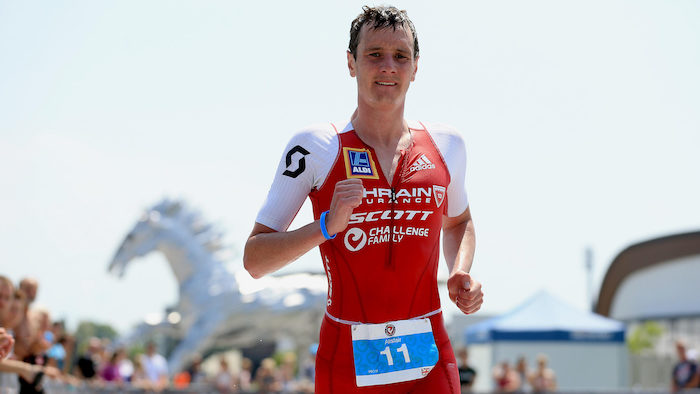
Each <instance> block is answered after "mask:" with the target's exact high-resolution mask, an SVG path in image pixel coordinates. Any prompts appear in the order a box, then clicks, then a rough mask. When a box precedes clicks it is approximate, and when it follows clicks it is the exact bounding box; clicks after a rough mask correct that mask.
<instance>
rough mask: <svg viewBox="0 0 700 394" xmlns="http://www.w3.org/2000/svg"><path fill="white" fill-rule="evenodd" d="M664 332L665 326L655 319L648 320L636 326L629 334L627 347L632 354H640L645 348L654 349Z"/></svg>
mask: <svg viewBox="0 0 700 394" xmlns="http://www.w3.org/2000/svg"><path fill="white" fill-rule="evenodd" d="M663 333H664V328H663V327H661V325H659V323H657V322H655V321H647V322H644V323H643V324H640V325H638V326H637V327H635V328H634V329H633V330H632V332H630V333H629V335H628V336H627V347H628V348H629V350H630V352H631V353H632V354H640V353H642V352H643V351H644V350H645V349H653V348H654V345H655V344H656V341H657V340H658V339H659V337H661V334H663Z"/></svg>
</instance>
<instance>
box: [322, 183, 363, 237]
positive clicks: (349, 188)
mask: <svg viewBox="0 0 700 394" xmlns="http://www.w3.org/2000/svg"><path fill="white" fill-rule="evenodd" d="M363 196H364V188H363V187H362V179H357V178H353V179H344V180H342V181H339V182H338V183H336V184H335V190H334V191H333V199H331V208H330V212H328V215H326V229H328V233H329V234H331V235H333V234H338V233H339V232H341V231H343V230H345V229H346V228H347V227H348V222H349V221H350V215H352V211H353V209H355V208H357V207H359V206H360V204H362V197H363Z"/></svg>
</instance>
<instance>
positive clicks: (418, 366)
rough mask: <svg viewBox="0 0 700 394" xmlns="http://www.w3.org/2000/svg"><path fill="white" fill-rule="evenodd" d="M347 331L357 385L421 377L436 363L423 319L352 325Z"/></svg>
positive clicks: (427, 322)
mask: <svg viewBox="0 0 700 394" xmlns="http://www.w3.org/2000/svg"><path fill="white" fill-rule="evenodd" d="M351 331H352V351H353V358H354V360H355V380H356V382H357V386H358V387H363V386H375V385H379V384H389V383H397V382H406V381H409V380H417V379H421V378H424V377H425V376H426V375H428V373H429V372H430V371H431V370H432V369H433V367H434V366H435V364H437V362H438V358H439V355H438V350H437V346H436V345H435V338H434V337H433V329H432V326H431V325H430V320H429V319H427V318H423V319H415V320H399V321H395V322H389V323H382V324H354V325H352V329H351Z"/></svg>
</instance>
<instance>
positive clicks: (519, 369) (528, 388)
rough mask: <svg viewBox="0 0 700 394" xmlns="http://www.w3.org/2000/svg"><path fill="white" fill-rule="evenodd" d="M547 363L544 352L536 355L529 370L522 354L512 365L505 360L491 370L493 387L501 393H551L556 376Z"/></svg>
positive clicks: (554, 386) (553, 389)
mask: <svg viewBox="0 0 700 394" xmlns="http://www.w3.org/2000/svg"><path fill="white" fill-rule="evenodd" d="M547 363H548V359H547V356H545V355H544V354H540V355H538V356H537V360H536V365H535V368H534V369H533V370H530V368H529V367H528V365H527V360H526V359H525V357H523V356H521V357H519V358H518V360H516V362H515V363H514V365H511V364H510V362H509V361H507V360H505V361H503V362H501V364H499V365H498V366H496V367H495V368H494V370H493V381H494V387H496V390H497V391H498V392H501V393H523V392H533V393H553V392H555V391H556V390H557V378H556V374H555V373H554V371H553V370H552V369H551V368H549V367H548V366H547Z"/></svg>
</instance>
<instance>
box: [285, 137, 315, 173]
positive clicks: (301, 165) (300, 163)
mask: <svg viewBox="0 0 700 394" xmlns="http://www.w3.org/2000/svg"><path fill="white" fill-rule="evenodd" d="M295 153H300V154H301V157H299V155H296V157H297V158H298V159H297V165H296V169H295V170H294V171H290V170H289V167H290V166H291V165H292V156H294V154H295ZM308 154H309V151H308V150H306V149H304V148H302V147H301V146H299V145H297V146H295V147H294V148H292V149H290V150H289V152H287V157H286V159H285V163H286V164H287V169H286V170H285V171H284V172H283V173H282V175H286V176H288V177H290V178H296V177H298V176H299V174H301V173H302V172H304V170H305V169H306V160H305V159H304V156H306V155H308Z"/></svg>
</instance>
